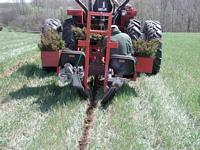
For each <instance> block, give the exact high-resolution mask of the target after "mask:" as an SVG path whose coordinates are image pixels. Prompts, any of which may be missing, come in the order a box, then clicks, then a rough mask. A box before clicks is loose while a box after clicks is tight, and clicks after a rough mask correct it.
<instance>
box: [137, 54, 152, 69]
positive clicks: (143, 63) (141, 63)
mask: <svg viewBox="0 0 200 150" xmlns="http://www.w3.org/2000/svg"><path fill="white" fill-rule="evenodd" d="M136 60H137V63H136V72H140V73H152V69H153V60H154V59H153V58H152V57H136Z"/></svg>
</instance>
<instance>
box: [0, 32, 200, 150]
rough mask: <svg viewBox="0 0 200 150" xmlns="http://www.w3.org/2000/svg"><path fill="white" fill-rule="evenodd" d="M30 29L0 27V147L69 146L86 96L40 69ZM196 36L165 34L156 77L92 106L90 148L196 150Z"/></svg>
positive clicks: (199, 94) (199, 64) (199, 95)
mask: <svg viewBox="0 0 200 150" xmlns="http://www.w3.org/2000/svg"><path fill="white" fill-rule="evenodd" d="M38 38H39V36H38V35H37V34H28V33H15V32H0V45H1V46H0V52H1V55H0V149H69V150H73V149H76V148H77V146H78V141H79V140H80V137H81V134H82V130H83V121H84V117H85V111H86V109H87V101H81V100H80V99H79V97H78V96H77V94H76V92H75V91H74V90H73V89H72V88H70V87H68V86H66V87H60V86H59V83H58V78H57V77H56V76H55V75H53V74H47V73H45V72H44V71H42V70H41V66H40V53H39V50H38V48H37V40H38ZM199 41H200V34H199V33H165V34H164V39H163V44H164V52H163V63H162V69H161V72H160V74H159V75H157V76H152V77H147V76H145V75H142V76H141V77H140V78H139V79H138V80H137V82H131V83H130V84H129V85H126V86H124V87H123V88H122V89H121V90H120V92H119V93H118V94H117V95H116V97H115V98H114V100H113V102H112V104H111V105H109V107H108V108H107V109H103V108H97V109H96V110H95V112H94V115H95V116H94V123H93V127H92V131H91V140H90V145H89V148H90V149H91V150H94V149H98V150H104V149H109V150H118V149H123V150H130V149H136V150H140V149H158V150H160V149H166V150H168V149H171V150H172V149H173V150H174V149H180V150H182V149H185V150H188V149H191V150H192V149H193V150H198V149H199V147H200V53H199V50H200V42H199Z"/></svg>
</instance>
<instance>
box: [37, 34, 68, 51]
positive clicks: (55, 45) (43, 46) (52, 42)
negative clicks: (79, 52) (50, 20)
mask: <svg viewBox="0 0 200 150" xmlns="http://www.w3.org/2000/svg"><path fill="white" fill-rule="evenodd" d="M38 46H39V48H40V50H41V51H57V50H62V49H64V48H65V43H64V41H63V40H62V39H61V37H60V36H59V35H58V33H57V32H56V31H54V30H48V31H47V32H45V33H42V35H41V41H40V43H39V45H38Z"/></svg>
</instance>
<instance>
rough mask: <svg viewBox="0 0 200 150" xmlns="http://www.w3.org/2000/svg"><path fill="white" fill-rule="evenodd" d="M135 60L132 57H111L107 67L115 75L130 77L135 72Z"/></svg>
mask: <svg viewBox="0 0 200 150" xmlns="http://www.w3.org/2000/svg"><path fill="white" fill-rule="evenodd" d="M135 63H136V60H135V59H134V57H132V56H125V55H115V54H114V55H112V56H111V58H110V65H109V67H110V68H112V69H113V70H114V73H115V75H120V76H130V75H133V74H134V72H135Z"/></svg>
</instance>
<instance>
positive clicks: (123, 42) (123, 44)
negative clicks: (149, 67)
mask: <svg viewBox="0 0 200 150" xmlns="http://www.w3.org/2000/svg"><path fill="white" fill-rule="evenodd" d="M111 31H112V32H111V38H110V39H111V41H112V42H116V43H118V45H119V46H118V48H113V49H111V51H110V56H112V55H113V54H117V55H126V56H127V55H130V56H131V54H133V44H132V40H131V38H130V36H129V35H128V34H126V33H123V32H121V31H120V30H119V28H118V26H117V25H112V26H111ZM105 50H106V38H105V39H104V40H103V52H104V53H105Z"/></svg>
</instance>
